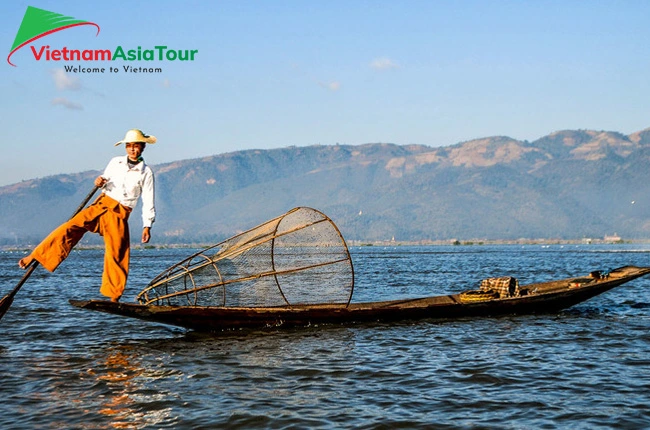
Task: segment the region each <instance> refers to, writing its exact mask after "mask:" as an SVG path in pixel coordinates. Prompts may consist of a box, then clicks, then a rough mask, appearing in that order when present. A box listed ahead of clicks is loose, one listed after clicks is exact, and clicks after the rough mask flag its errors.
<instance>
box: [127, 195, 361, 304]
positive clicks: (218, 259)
mask: <svg viewBox="0 0 650 430" xmlns="http://www.w3.org/2000/svg"><path fill="white" fill-rule="evenodd" d="M353 289H354V270H353V267H352V259H351V258H350V253H349V252H348V248H347V245H346V244H345V240H344V239H343V236H342V235H341V233H340V232H339V230H338V228H337V227H336V225H335V224H334V222H332V220H331V219H329V218H328V217H327V216H326V215H325V214H323V213H321V212H319V211H317V210H315V209H311V208H306V207H300V208H295V209H292V210H290V211H289V212H287V213H286V214H284V215H282V216H279V217H277V218H274V219H272V220H270V221H267V222H265V223H264V224H261V225H259V226H257V227H255V228H252V229H251V230H248V231H246V232H244V233H241V234H238V235H236V236H233V237H231V238H230V239H227V240H225V241H223V242H221V243H219V244H217V245H214V246H212V247H209V248H206V249H204V250H202V251H200V252H198V253H196V254H194V255H192V256H190V257H188V258H187V259H185V260H183V261H181V262H180V263H178V264H176V265H174V266H172V267H170V268H169V269H167V270H165V271H164V272H162V273H161V274H160V275H158V276H157V277H155V278H154V279H153V280H152V281H151V282H150V283H149V285H148V286H147V287H146V288H145V289H144V290H142V292H141V293H140V294H139V295H138V301H139V302H140V303H142V304H147V305H149V304H155V305H169V306H227V307H272V306H287V305H289V306H291V305H299V304H321V303H322V304H330V305H331V304H341V305H342V306H347V305H348V304H349V303H350V300H351V299H352V291H353Z"/></svg>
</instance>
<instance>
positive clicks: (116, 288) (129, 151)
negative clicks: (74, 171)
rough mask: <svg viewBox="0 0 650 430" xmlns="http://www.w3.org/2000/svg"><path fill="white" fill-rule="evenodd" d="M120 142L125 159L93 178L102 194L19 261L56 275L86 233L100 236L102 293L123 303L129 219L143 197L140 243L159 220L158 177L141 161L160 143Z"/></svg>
mask: <svg viewBox="0 0 650 430" xmlns="http://www.w3.org/2000/svg"><path fill="white" fill-rule="evenodd" d="M122 143H124V145H125V146H126V156H119V157H115V158H113V159H112V160H111V161H109V163H108V165H107V166H106V169H105V170H104V173H103V174H102V175H100V176H98V177H97V178H96V179H95V185H96V186H97V187H100V188H102V194H101V195H100V196H99V197H98V198H97V199H96V200H95V202H94V203H93V204H91V205H90V206H88V207H87V208H85V209H84V210H82V211H81V212H79V213H78V214H77V215H75V216H74V217H73V218H72V219H71V220H70V221H68V222H66V223H64V224H62V225H60V226H59V227H58V228H56V229H55V230H54V231H52V233H50V235H49V236H48V237H46V238H45V239H44V240H43V241H42V242H41V243H40V244H39V245H38V246H37V247H36V248H34V250H33V251H32V253H31V254H30V255H28V256H27V257H24V258H23V259H21V260H20V261H19V262H18V265H19V266H20V268H22V269H26V268H27V267H28V266H29V265H30V264H32V262H33V261H34V260H36V261H38V262H39V263H40V264H41V265H42V266H43V267H45V268H46V269H47V270H49V271H50V272H54V271H55V270H56V268H57V267H58V266H59V264H61V262H62V261H63V260H65V259H66V258H67V257H68V255H69V254H70V251H72V248H73V247H74V246H75V245H76V244H77V243H78V242H79V240H81V238H82V237H83V235H84V234H85V233H86V232H87V231H90V232H93V233H99V235H101V236H103V237H104V244H105V252H104V273H103V274H102V285H101V287H100V290H99V291H100V293H101V294H102V295H104V296H106V297H109V298H110V299H111V301H113V302H117V301H119V299H120V297H121V296H122V293H123V292H124V288H125V287H126V280H127V276H128V273H129V255H130V236H129V225H128V223H127V220H128V219H129V215H130V214H131V211H132V210H133V208H134V207H135V205H136V203H137V201H138V198H139V197H142V224H143V230H142V243H148V242H149V240H150V239H151V226H152V224H153V222H154V220H155V217H156V209H155V206H154V175H153V171H152V170H151V168H150V167H149V166H148V165H147V164H146V163H145V162H144V159H143V158H142V153H143V152H144V149H145V147H146V146H147V143H156V138H155V137H154V136H148V135H146V134H144V133H143V132H142V131H140V130H138V129H132V130H129V131H127V132H126V136H125V137H124V139H123V140H120V141H119V142H117V143H116V144H115V146H118V145H120V144H122Z"/></svg>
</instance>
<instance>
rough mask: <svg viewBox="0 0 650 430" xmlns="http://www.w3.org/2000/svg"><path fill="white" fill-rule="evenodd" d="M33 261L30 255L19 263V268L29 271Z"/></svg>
mask: <svg viewBox="0 0 650 430" xmlns="http://www.w3.org/2000/svg"><path fill="white" fill-rule="evenodd" d="M32 261H34V259H33V258H32V257H31V256H29V255H28V256H27V257H25V258H21V259H20V261H19V262H18V267H20V268H21V269H23V270H25V269H27V266H29V265H30V264H32Z"/></svg>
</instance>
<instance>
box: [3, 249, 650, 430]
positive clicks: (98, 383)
mask: <svg viewBox="0 0 650 430" xmlns="http://www.w3.org/2000/svg"><path fill="white" fill-rule="evenodd" d="M351 251H352V254H353V261H354V265H355V274H356V285H355V294H354V298H353V301H369V300H385V299H397V298H407V297H408V298H410V297H420V296H428V295H437V294H443V293H448V292H459V291H463V290H467V289H474V288H477V287H478V285H479V282H480V280H481V279H483V278H487V277H493V276H504V275H512V276H515V277H517V278H518V279H519V280H520V283H521V284H526V283H531V282H537V281H544V280H550V279H554V278H563V277H569V276H582V275H586V274H587V273H589V272H590V271H592V270H597V269H604V270H607V269H613V268H615V267H619V266H623V265H628V264H629V265H640V266H649V265H650V245H579V246H578V245H564V246H560V245H551V246H548V247H542V246H539V245H527V246H519V245H509V246H455V247H454V246H449V247H446V246H431V247H386V248H384V247H362V248H353V249H352V250H351ZM192 252H194V250H190V249H146V250H144V249H142V250H141V249H135V250H133V253H132V271H131V275H130V279H129V286H128V287H127V291H126V293H125V296H124V297H123V299H122V300H123V301H125V302H131V301H133V300H134V298H135V295H136V294H137V293H138V292H139V291H140V289H141V288H142V287H144V285H146V284H147V283H148V281H149V280H150V279H151V278H152V277H153V276H154V275H156V274H158V273H159V272H161V271H162V270H163V269H165V268H167V267H168V266H170V265H171V264H173V263H175V262H176V261H178V260H180V259H182V258H184V257H185V256H187V255H189V254H191V253H192ZM21 256H22V254H21V253H17V252H0V280H1V285H0V288H1V289H0V295H2V296H4V295H5V294H7V293H8V292H9V291H10V289H11V288H13V286H14V285H15V284H16V282H17V281H18V280H19V278H20V276H21V275H22V273H23V272H22V271H20V270H19V269H18V268H17V267H16V262H17V260H18V259H19V258H20V257H21ZM101 266H102V252H101V251H96V250H82V251H75V252H74V253H73V254H72V255H71V256H70V258H69V259H68V260H67V261H66V262H64V263H63V264H62V265H61V267H60V268H59V270H58V271H57V272H56V273H55V274H49V273H47V272H45V271H44V270H43V269H41V268H39V269H38V270H37V271H36V272H35V273H34V275H33V276H32V277H31V278H30V280H29V281H28V282H27V284H26V285H25V286H24V287H23V288H22V290H21V291H20V292H19V293H18V296H17V297H16V299H15V301H14V304H13V306H12V307H11V309H10V310H9V312H8V313H7V314H6V315H5V316H4V318H3V319H2V320H1V321H0V333H1V334H2V336H1V337H0V374H1V379H0V428H1V429H27V428H34V429H60V428H65V429H72V428H74V429H114V428H119V429H142V428H148V429H159V428H174V429H183V428H192V429H199V428H228V429H233V428H245V429H250V428H273V429H280V428H287V429H291V428H295V429H308V428H309V429H315V428H324V429H330V428H336V429H338V428H361V429H375V428H386V429H389V428H391V429H392V428H409V429H412V428H436V429H456V428H458V429H465V428H477V429H478V428H480V429H555V428H562V429H564V428H571V429H598V428H602V429H605V428H617V429H619V428H630V429H643V428H650V276H649V277H646V278H641V279H638V280H635V281H632V282H631V283H629V284H626V285H624V286H622V287H619V288H617V289H614V290H613V291H610V292H608V293H606V294H604V295H601V296H598V297H596V298H594V299H592V300H590V301H588V302H585V303H583V304H580V305H577V306H575V307H573V308H571V309H568V310H565V311H562V312H558V313H556V314H550V315H533V316H516V317H515V316H512V317H500V318H477V319H460V320H450V321H435V320H424V321H417V322H404V323H391V324H385V323H373V324H356V325H348V326H339V325H321V326H315V327H314V326H312V327H308V328H299V329H282V328H274V329H268V330H255V331H251V330H245V331H242V330H234V331H226V332H222V333H214V334H201V333H196V332H191V331H187V330H184V329H181V328H176V327H171V326H164V325H158V324H152V323H147V322H143V321H139V320H135V319H129V318H124V317H118V316H112V315H109V314H103V313H98V312H92V311H86V310H81V309H77V308H74V307H72V306H71V305H69V304H68V300H69V299H91V298H100V296H99V292H98V285H99V280H100V277H101V269H102V267H101Z"/></svg>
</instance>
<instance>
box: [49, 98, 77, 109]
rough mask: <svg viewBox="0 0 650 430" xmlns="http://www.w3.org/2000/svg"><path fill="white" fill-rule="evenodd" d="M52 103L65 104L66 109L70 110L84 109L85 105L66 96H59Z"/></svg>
mask: <svg viewBox="0 0 650 430" xmlns="http://www.w3.org/2000/svg"><path fill="white" fill-rule="evenodd" d="M52 105H53V106H63V107H64V108H66V109H70V110H83V109H84V107H83V106H82V105H80V104H79V103H75V102H72V101H70V100H68V99H66V98H65V97H58V98H56V99H54V100H52Z"/></svg>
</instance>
